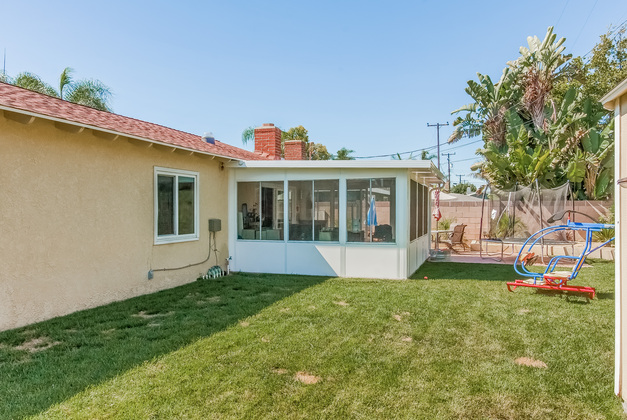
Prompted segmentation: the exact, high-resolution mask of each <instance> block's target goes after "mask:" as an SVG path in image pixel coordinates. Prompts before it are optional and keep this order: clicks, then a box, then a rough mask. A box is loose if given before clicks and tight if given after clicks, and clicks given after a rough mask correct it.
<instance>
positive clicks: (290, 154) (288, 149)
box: [285, 140, 307, 160]
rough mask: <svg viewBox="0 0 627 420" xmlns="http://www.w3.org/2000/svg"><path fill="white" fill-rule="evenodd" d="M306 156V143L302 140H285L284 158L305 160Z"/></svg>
mask: <svg viewBox="0 0 627 420" xmlns="http://www.w3.org/2000/svg"><path fill="white" fill-rule="evenodd" d="M306 158H307V148H306V144H305V142H304V141H302V140H286V141H285V160H305V159H306Z"/></svg>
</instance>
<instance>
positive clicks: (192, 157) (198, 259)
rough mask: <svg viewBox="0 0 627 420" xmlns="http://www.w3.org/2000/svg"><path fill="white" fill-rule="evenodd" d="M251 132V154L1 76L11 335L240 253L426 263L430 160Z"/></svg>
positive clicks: (3, 315) (2, 285) (275, 262)
mask: <svg viewBox="0 0 627 420" xmlns="http://www.w3.org/2000/svg"><path fill="white" fill-rule="evenodd" d="M255 139H256V144H255V152H250V151H246V150H243V149H239V148H237V147H233V146H230V145H227V144H225V143H221V142H219V141H215V140H214V139H212V138H205V139H203V138H202V137H200V136H196V135H192V134H189V133H184V132H181V131H177V130H174V129H170V128H167V127H163V126H160V125H157V124H152V123H148V122H144V121H139V120H136V119H132V118H128V117H123V116H120V115H115V114H111V113H107V112H102V111H97V110H94V109H92V108H88V107H84V106H81V105H76V104H72V103H69V102H65V101H62V100H59V99H56V98H52V97H49V96H46V95H41V94H38V93H35V92H31V91H28V90H24V89H21V88H18V87H15V86H11V85H7V84H4V83H0V159H1V160H0V179H2V183H1V184H0V257H1V258H0V273H2V276H1V277H0V330H4V329H9V328H14V327H18V326H22V325H26V324H29V323H32V322H36V321H41V320H44V319H48V318H51V317H54V316H59V315H64V314H67V313H70V312H74V311H77V310H80V309H86V308H90V307H94V306H98V305H102V304H105V303H109V302H112V301H116V300H122V299H127V298H129V297H133V296H138V295H141V294H146V293H151V292H154V291H157V290H161V289H165V288H170V287H174V286H178V285H181V284H184V283H188V282H190V281H193V280H195V279H196V278H198V276H199V275H200V274H202V273H205V272H206V271H207V269H208V268H209V267H211V266H213V265H216V264H217V265H220V266H221V267H223V268H225V266H226V261H227V259H229V258H230V267H231V269H233V270H241V271H251V272H270V273H294V274H318V275H329V276H360V277H378V278H406V277H407V276H409V275H411V274H412V273H413V271H414V270H415V269H417V268H418V267H419V266H420V264H422V262H423V261H424V260H425V259H426V257H427V255H428V249H429V240H428V238H429V235H428V232H429V228H430V226H429V207H430V206H429V195H428V193H427V190H428V187H429V186H430V185H432V184H435V183H437V182H439V179H440V178H441V174H440V173H439V172H438V171H437V170H436V169H435V168H434V166H433V164H432V163H431V162H428V161H427V162H423V161H378V162H377V161H366V162H361V161H359V162H356V161H332V162H314V161H303V160H299V159H302V158H303V157H304V145H303V143H302V142H300V141H290V142H286V144H285V156H286V159H291V160H280V159H281V158H280V150H281V147H280V146H281V145H280V130H279V129H278V128H277V127H274V126H273V125H271V124H267V125H264V126H263V127H260V128H258V129H257V130H256V135H255ZM286 192H287V194H286ZM373 201H374V205H375V206H374V211H373V209H372V203H373ZM375 218H376V219H377V220H376V226H375ZM209 219H219V220H220V221H221V230H220V231H218V232H216V233H215V235H210V232H209V226H208V224H209V223H208V221H209ZM369 222H370V224H369ZM214 236H215V242H213V239H214ZM214 248H215V249H216V250H217V255H216V253H215V252H210V249H214ZM208 256H210V258H209V259H208ZM163 269H168V270H166V271H164V270H163Z"/></svg>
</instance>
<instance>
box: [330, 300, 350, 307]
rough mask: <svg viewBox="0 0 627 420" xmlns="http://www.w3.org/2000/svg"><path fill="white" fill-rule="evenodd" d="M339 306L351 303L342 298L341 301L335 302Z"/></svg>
mask: <svg viewBox="0 0 627 420" xmlns="http://www.w3.org/2000/svg"><path fill="white" fill-rule="evenodd" d="M333 303H335V304H336V305H338V306H349V305H350V304H349V303H347V302H344V301H343V300H340V301H339V302H333Z"/></svg>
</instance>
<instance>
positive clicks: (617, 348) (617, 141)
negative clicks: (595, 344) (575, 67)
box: [614, 97, 627, 395]
mask: <svg viewBox="0 0 627 420" xmlns="http://www.w3.org/2000/svg"><path fill="white" fill-rule="evenodd" d="M620 103H621V98H620V97H619V98H617V99H616V100H615V105H614V180H615V181H616V180H618V179H620V178H621V177H622V176H625V175H623V174H621V162H620V159H621V152H622V151H621V143H622V142H623V141H624V140H627V139H622V138H621V126H620V120H621V109H620ZM621 190H622V188H621V187H617V188H615V190H614V191H615V194H614V214H615V216H616V221H615V232H616V237H615V239H614V250H615V254H614V261H615V266H614V270H615V271H614V394H616V395H620V394H621V384H622V379H623V378H622V363H621V360H622V353H623V346H622V332H621V330H622V325H621V303H622V298H623V296H622V290H621V289H622V288H621V265H622V264H621V255H620V254H622V251H621V249H622V244H621V242H622V241H621V226H620V223H621V222H620V218H621V213H622V212H621V195H622V191H621Z"/></svg>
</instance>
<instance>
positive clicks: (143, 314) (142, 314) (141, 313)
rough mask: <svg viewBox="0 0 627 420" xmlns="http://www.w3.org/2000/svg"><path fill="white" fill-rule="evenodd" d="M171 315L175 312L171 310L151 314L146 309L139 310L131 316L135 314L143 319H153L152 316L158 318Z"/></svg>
mask: <svg viewBox="0 0 627 420" xmlns="http://www.w3.org/2000/svg"><path fill="white" fill-rule="evenodd" d="M170 315H174V312H172V311H170V312H166V313H165V314H160V313H157V314H149V313H148V312H146V311H139V312H137V313H136V314H133V315H131V316H134V317H136V318H142V319H152V318H157V317H159V316H170Z"/></svg>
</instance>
